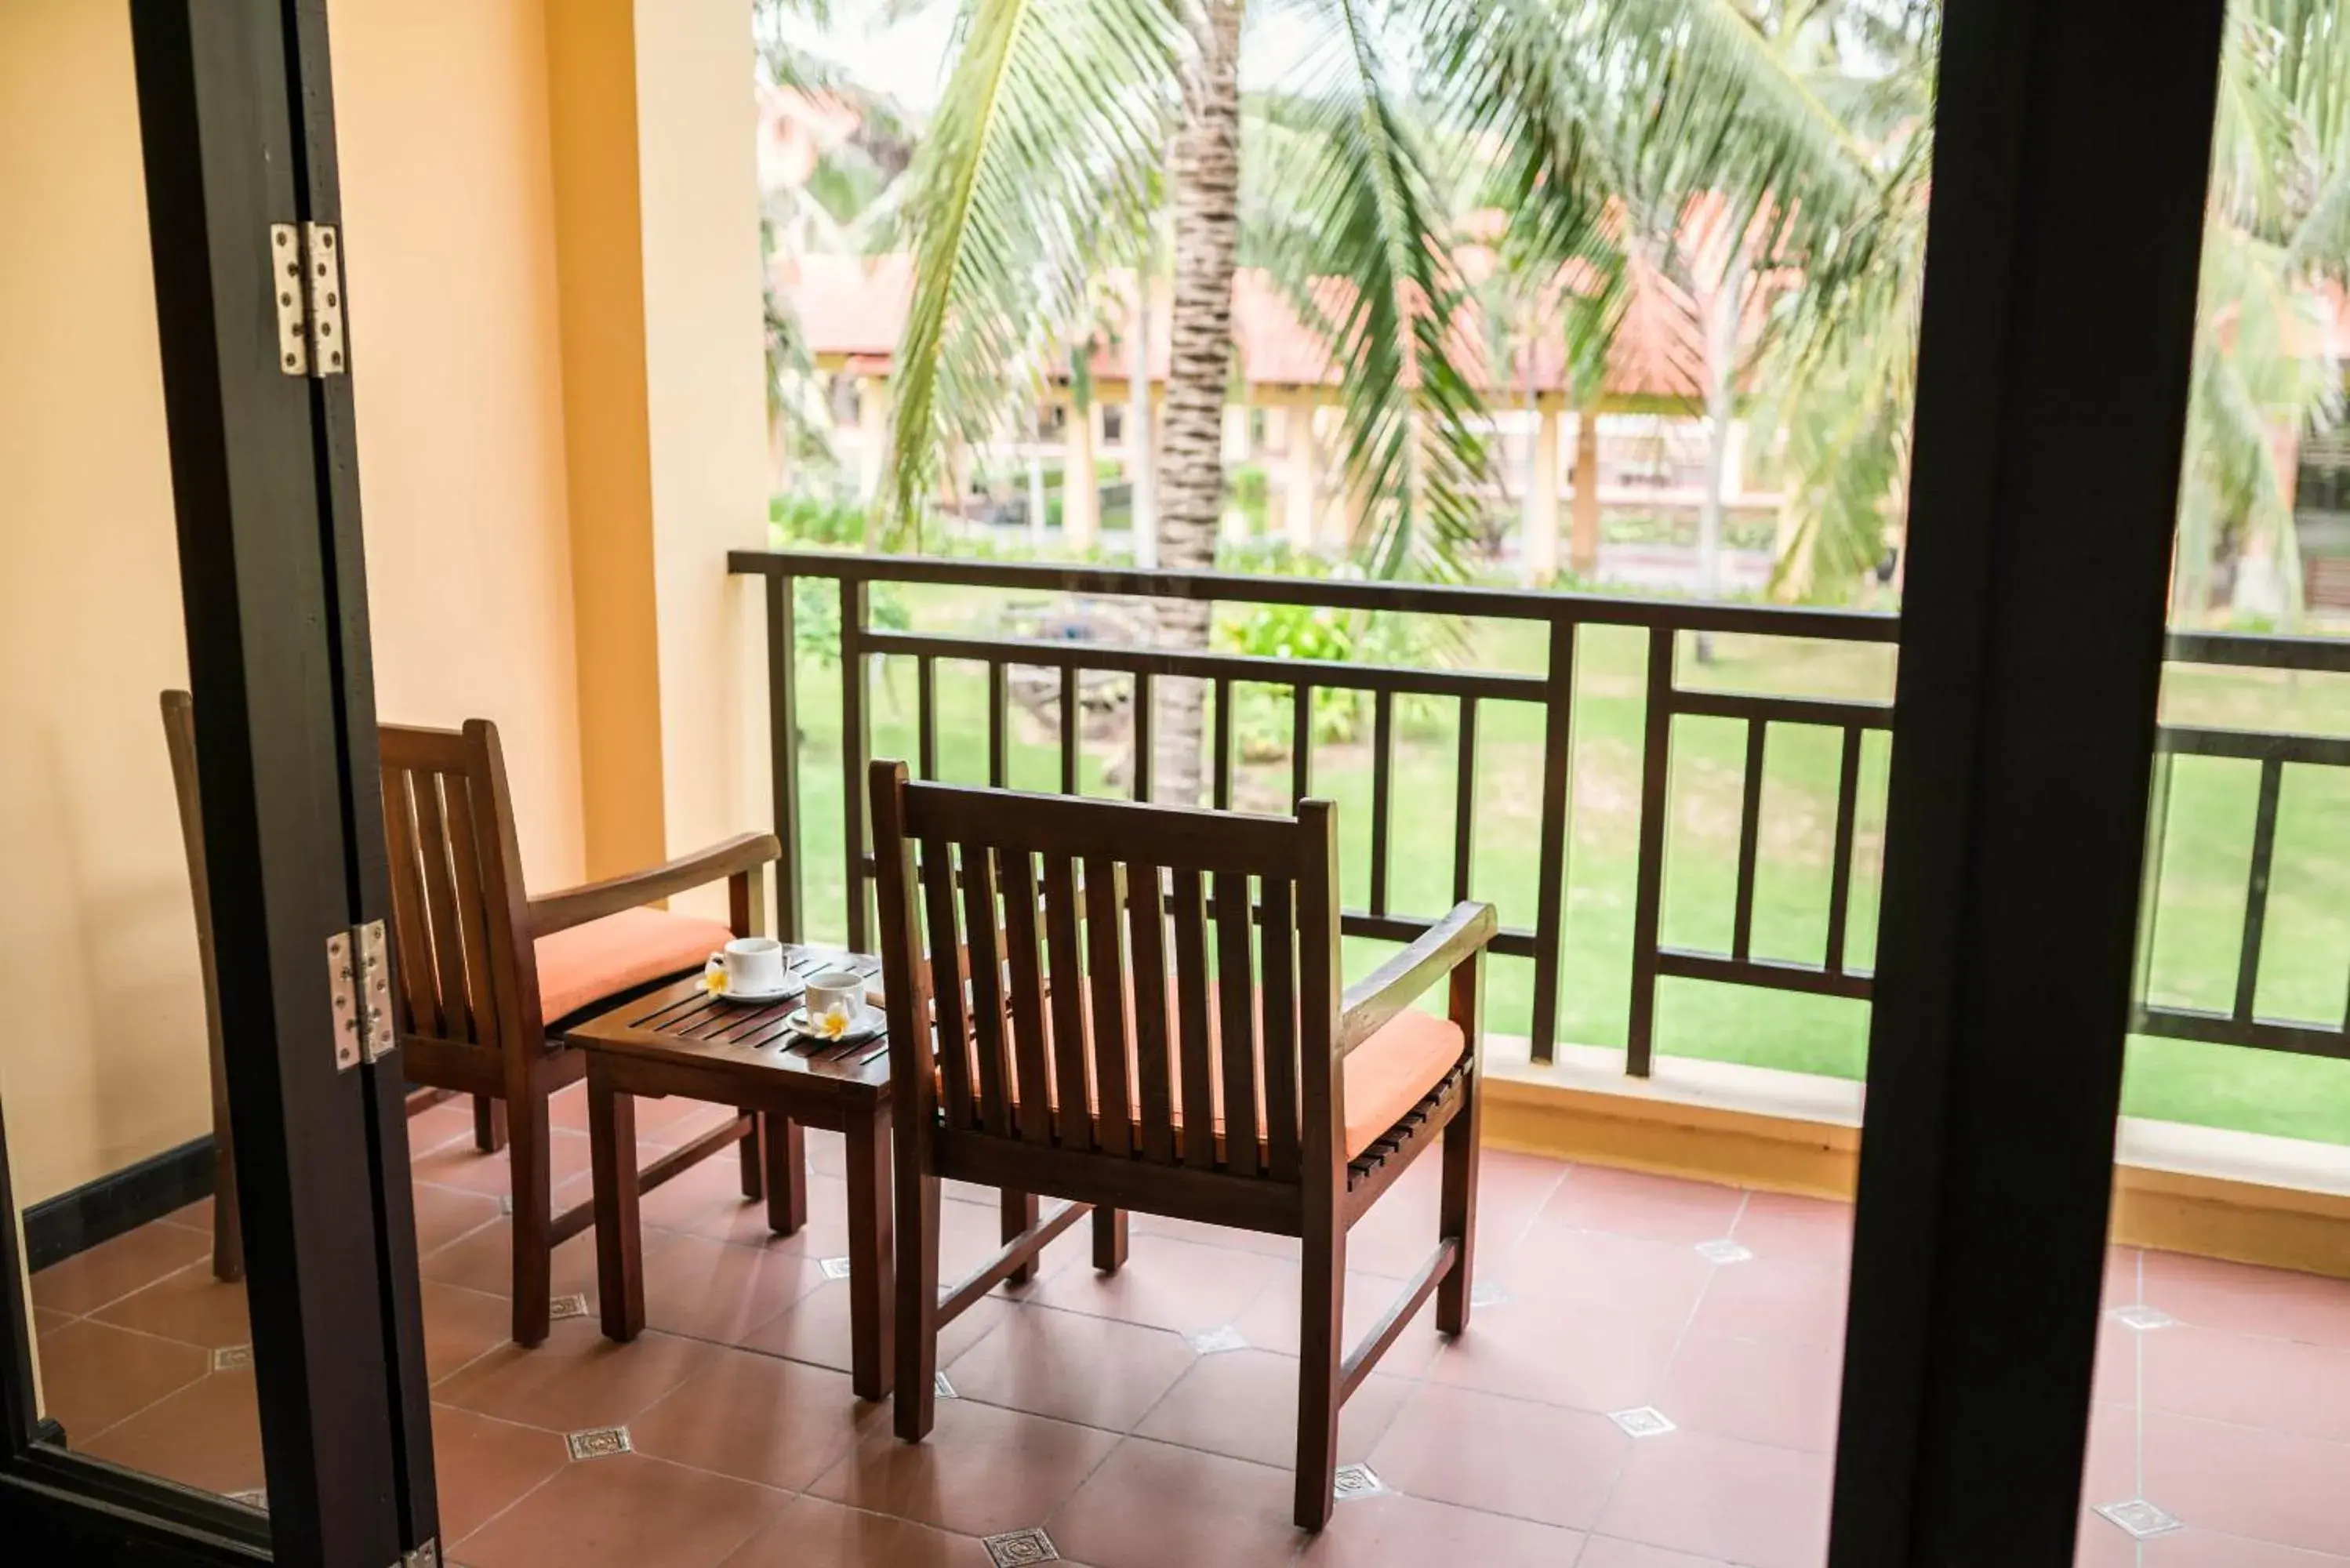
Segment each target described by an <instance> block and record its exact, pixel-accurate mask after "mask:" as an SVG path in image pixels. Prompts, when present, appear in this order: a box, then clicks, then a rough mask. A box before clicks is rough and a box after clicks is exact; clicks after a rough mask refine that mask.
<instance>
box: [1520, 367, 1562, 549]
mask: <svg viewBox="0 0 2350 1568" xmlns="http://www.w3.org/2000/svg"><path fill="white" fill-rule="evenodd" d="M1558 449H1559V441H1558V410H1556V409H1543V410H1539V411H1537V412H1536V413H1535V415H1534V442H1533V448H1532V450H1531V452H1529V453H1528V456H1527V460H1526V495H1525V504H1524V507H1523V521H1522V522H1521V524H1520V537H1519V540H1518V549H1519V554H1520V555H1521V556H1523V558H1524V564H1525V573H1526V581H1527V582H1529V583H1532V584H1534V585H1536V586H1540V585H1542V584H1544V583H1547V582H1549V581H1550V580H1551V579H1552V578H1553V577H1555V576H1558Z"/></svg>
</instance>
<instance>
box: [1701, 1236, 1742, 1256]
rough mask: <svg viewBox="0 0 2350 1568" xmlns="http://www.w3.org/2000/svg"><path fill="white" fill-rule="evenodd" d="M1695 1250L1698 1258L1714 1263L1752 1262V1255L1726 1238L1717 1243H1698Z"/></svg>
mask: <svg viewBox="0 0 2350 1568" xmlns="http://www.w3.org/2000/svg"><path fill="white" fill-rule="evenodd" d="M1697 1250H1698V1255H1699V1256H1700V1257H1702V1258H1705V1259H1707V1260H1709V1261H1710V1262H1716V1263H1745V1262H1752V1261H1753V1258H1754V1254H1753V1253H1752V1252H1750V1251H1747V1250H1746V1249H1745V1248H1743V1247H1742V1246H1740V1245H1739V1244H1738V1243H1737V1242H1735V1241H1731V1239H1730V1238H1729V1237H1727V1236H1724V1237H1723V1238H1722V1239H1721V1240H1720V1241H1700V1242H1699V1243H1698V1244H1697Z"/></svg>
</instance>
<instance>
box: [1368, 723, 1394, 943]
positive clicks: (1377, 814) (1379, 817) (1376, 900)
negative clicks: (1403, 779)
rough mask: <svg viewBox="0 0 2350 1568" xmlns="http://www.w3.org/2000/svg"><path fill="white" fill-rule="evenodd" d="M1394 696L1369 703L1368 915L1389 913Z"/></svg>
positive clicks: (1392, 808) (1392, 821) (1392, 843)
mask: <svg viewBox="0 0 2350 1568" xmlns="http://www.w3.org/2000/svg"><path fill="white" fill-rule="evenodd" d="M1395 760H1396V752H1395V693H1394V692H1392V691H1381V692H1378V693H1377V694H1375V695H1374V696H1373V697H1372V699H1371V913H1372V914H1374V915H1384V914H1386V913H1387V912H1388V859H1389V857H1390V856H1391V855H1392V854H1393V852H1394V848H1395Z"/></svg>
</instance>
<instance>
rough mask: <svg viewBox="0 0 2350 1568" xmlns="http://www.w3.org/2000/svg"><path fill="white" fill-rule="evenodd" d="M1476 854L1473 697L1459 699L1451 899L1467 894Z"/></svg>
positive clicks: (1474, 707)
mask: <svg viewBox="0 0 2350 1568" xmlns="http://www.w3.org/2000/svg"><path fill="white" fill-rule="evenodd" d="M1476 853H1477V699H1475V698H1474V697H1463V698H1462V699H1461V735H1460V740H1459V756H1458V758H1457V760H1456V765H1455V771H1454V774H1453V782H1452V901H1453V902H1454V903H1456V904H1458V903H1460V902H1461V901H1462V900H1463V899H1465V898H1468V897H1469V883H1470V872H1471V867H1472V866H1473V863H1474V861H1475V858H1476Z"/></svg>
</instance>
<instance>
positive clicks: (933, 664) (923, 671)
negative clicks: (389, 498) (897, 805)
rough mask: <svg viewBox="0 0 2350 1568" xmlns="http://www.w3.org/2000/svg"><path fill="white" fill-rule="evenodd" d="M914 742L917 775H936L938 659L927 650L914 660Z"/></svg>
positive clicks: (937, 758)
mask: <svg viewBox="0 0 2350 1568" xmlns="http://www.w3.org/2000/svg"><path fill="white" fill-rule="evenodd" d="M914 746H915V758H916V762H915V769H916V773H917V776H919V777H921V778H926V779H935V778H937V777H938V776H939V661H938V660H937V659H934V658H933V657H931V655H930V654H927V653H925V654H922V655H921V656H920V657H919V658H917V659H915V660H914Z"/></svg>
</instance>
